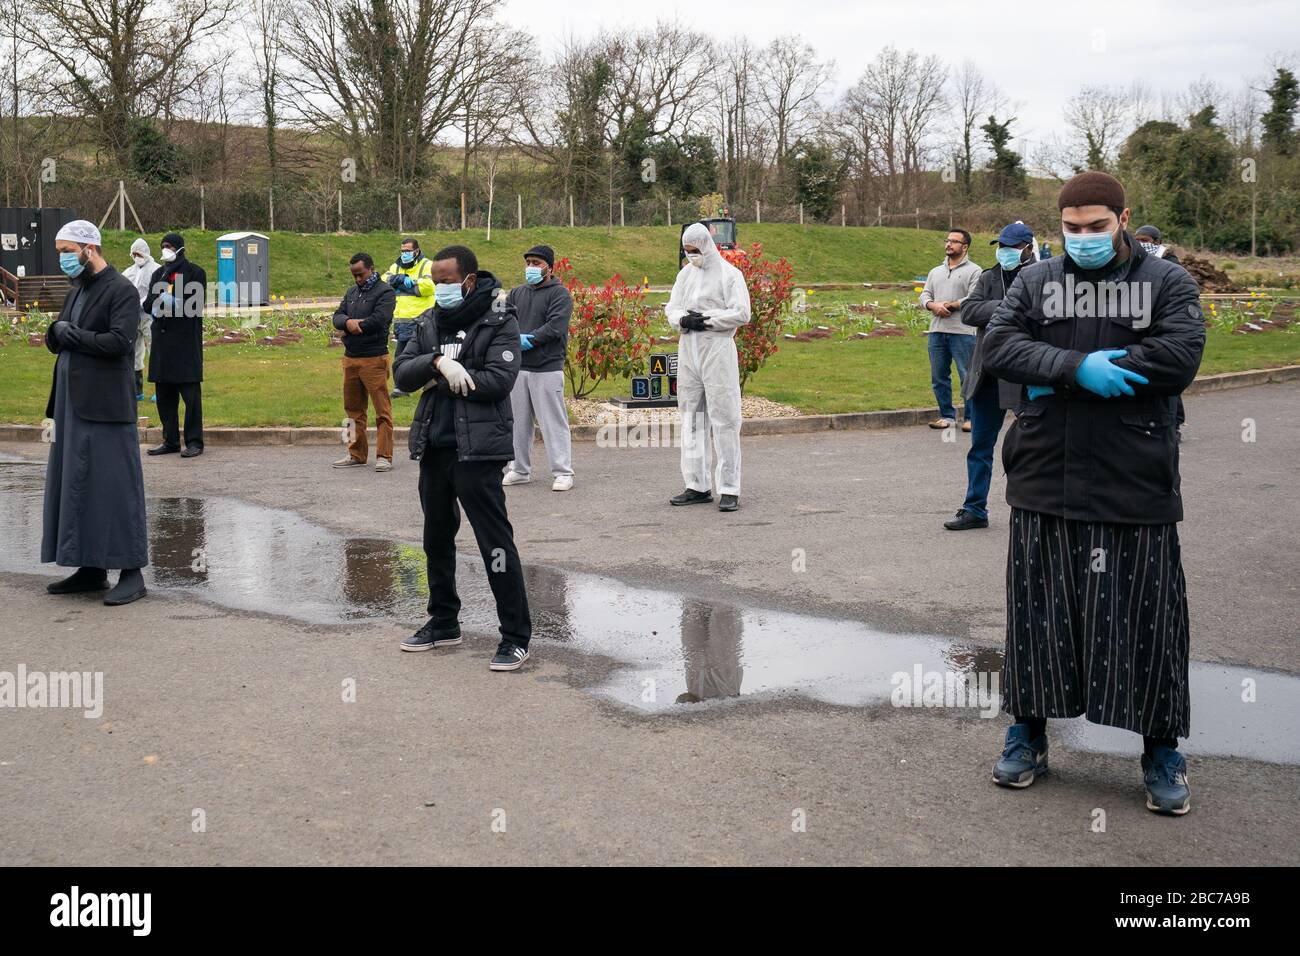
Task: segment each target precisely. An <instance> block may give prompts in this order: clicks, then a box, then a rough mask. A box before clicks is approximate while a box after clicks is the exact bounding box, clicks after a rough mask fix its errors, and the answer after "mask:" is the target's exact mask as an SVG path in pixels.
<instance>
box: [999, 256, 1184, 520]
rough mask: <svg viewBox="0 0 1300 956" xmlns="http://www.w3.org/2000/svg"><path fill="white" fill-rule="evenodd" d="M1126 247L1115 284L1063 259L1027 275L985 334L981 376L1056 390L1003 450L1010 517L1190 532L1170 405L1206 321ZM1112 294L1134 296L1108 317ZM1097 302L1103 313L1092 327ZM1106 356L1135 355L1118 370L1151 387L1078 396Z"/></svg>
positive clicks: (1107, 275) (1169, 273)
mask: <svg viewBox="0 0 1300 956" xmlns="http://www.w3.org/2000/svg"><path fill="white" fill-rule="evenodd" d="M1124 240H1125V242H1127V243H1128V248H1129V250H1130V255H1129V258H1128V259H1127V260H1126V261H1125V262H1123V263H1121V264H1120V265H1119V266H1116V267H1114V268H1112V269H1111V270H1110V271H1109V272H1101V273H1094V272H1085V271H1084V270H1082V269H1080V268H1079V267H1078V266H1077V265H1075V263H1074V262H1073V260H1071V259H1070V257H1069V256H1066V255H1062V256H1057V257H1055V258H1053V259H1049V260H1047V261H1046V262H1039V263H1036V264H1034V265H1030V266H1026V267H1024V268H1022V269H1021V271H1020V275H1019V276H1018V277H1017V278H1016V281H1015V282H1014V283H1013V284H1012V286H1011V288H1010V289H1009V290H1008V292H1007V297H1006V298H1005V299H1004V300H1003V301H1002V304H1001V305H1000V306H998V308H997V310H996V311H995V312H994V314H993V318H992V320H991V321H990V322H989V325H988V329H987V332H986V336H987V338H986V341H985V351H984V367H985V369H987V370H988V371H989V372H991V373H992V374H994V375H996V376H997V377H998V378H1000V379H1005V380H1006V381H1009V382H1015V383H1018V384H1021V385H1050V386H1051V387H1052V388H1053V389H1055V392H1054V393H1053V394H1051V395H1048V396H1045V397H1042V398H1039V399H1038V400H1037V401H1033V402H1028V401H1027V402H1024V403H1022V404H1021V405H1020V406H1019V407H1018V408H1017V410H1016V421H1015V423H1014V424H1013V425H1012V426H1011V427H1010V428H1009V429H1008V430H1007V434H1006V438H1005V439H1004V440H1003V445H1002V464H1003V467H1004V468H1005V469H1006V473H1007V502H1008V503H1009V504H1010V505H1012V507H1015V508H1023V509H1026V510H1030V511H1040V512H1044V513H1047V514H1052V515H1058V516H1062V517H1065V518H1067V519H1075V520H1081V521H1107V522H1118V523H1123V524H1170V523H1173V522H1176V521H1181V520H1182V517H1183V502H1182V496H1181V481H1180V477H1179V473H1178V429H1177V427H1176V425H1175V422H1174V412H1173V407H1172V406H1173V402H1172V401H1171V398H1172V397H1173V396H1176V395H1178V394H1179V393H1181V392H1182V391H1183V389H1185V388H1186V387H1187V385H1188V384H1189V383H1190V382H1191V381H1192V379H1193V378H1195V377H1196V371H1197V369H1198V368H1199V367H1200V364H1201V353H1202V350H1203V349H1204V347H1205V318H1204V315H1203V314H1202V312H1201V306H1200V301H1199V292H1198V289H1197V287H1196V283H1195V282H1194V281H1193V280H1192V277H1191V276H1189V275H1188V274H1187V271H1186V270H1185V269H1183V268H1182V267H1181V266H1177V265H1174V264H1172V263H1169V262H1165V261H1163V260H1160V259H1156V258H1153V257H1151V256H1149V255H1147V254H1146V253H1145V252H1144V251H1143V250H1142V247H1141V246H1140V245H1138V243H1137V242H1136V241H1135V240H1134V239H1133V237H1132V236H1131V235H1128V234H1125V236H1124ZM1105 283H1114V284H1115V285H1112V286H1110V287H1109V288H1110V289H1111V290H1122V289H1127V294H1128V296H1129V301H1128V303H1127V304H1125V302H1124V300H1123V299H1122V298H1121V297H1120V295H1119V294H1116V295H1114V296H1113V299H1114V301H1113V302H1110V303H1109V305H1107V304H1106V303H1105V301H1104V300H1105V299H1107V298H1111V297H1110V296H1109V295H1107V296H1099V295H1098V293H1099V292H1103V293H1104V292H1106V291H1107V287H1106V285H1105ZM1071 293H1073V295H1072V296H1071ZM1143 296H1146V297H1149V298H1146V299H1145V304H1146V305H1147V306H1148V308H1147V309H1145V310H1144V309H1142V308H1140V307H1139V306H1140V305H1141V304H1142V303H1143V300H1142V298H1141V297H1143ZM1089 297H1092V298H1093V301H1094V302H1095V303H1100V304H1102V305H1103V306H1104V307H1102V308H1092V309H1091V310H1089V311H1088V317H1085V309H1087V307H1088V299H1089ZM1098 312H1100V313H1101V315H1100V317H1098ZM1099 349H1127V350H1128V355H1127V356H1126V357H1124V358H1121V359H1119V360H1118V361H1116V363H1115V364H1117V365H1120V366H1122V367H1124V368H1127V369H1132V370H1134V371H1136V372H1139V373H1141V374H1142V375H1144V376H1146V377H1147V379H1148V380H1149V384H1147V385H1137V384H1134V385H1133V389H1134V392H1135V394H1134V395H1133V396H1131V397H1128V396H1120V397H1118V398H1102V397H1101V396H1099V395H1096V394H1094V393H1092V392H1090V391H1088V390H1086V389H1084V388H1081V387H1080V386H1079V385H1077V384H1076V383H1075V380H1074V376H1075V372H1076V371H1077V370H1078V368H1079V365H1080V364H1081V363H1082V362H1083V360H1084V358H1085V357H1086V356H1087V355H1088V354H1089V353H1090V352H1095V351H1097V350H1099Z"/></svg>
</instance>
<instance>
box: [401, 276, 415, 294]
mask: <svg viewBox="0 0 1300 956" xmlns="http://www.w3.org/2000/svg"><path fill="white" fill-rule="evenodd" d="M402 279H403V282H402V286H403V288H405V289H406V291H407V292H414V291H415V280H414V279H412V278H411V277H410V276H408V275H404V276H402Z"/></svg>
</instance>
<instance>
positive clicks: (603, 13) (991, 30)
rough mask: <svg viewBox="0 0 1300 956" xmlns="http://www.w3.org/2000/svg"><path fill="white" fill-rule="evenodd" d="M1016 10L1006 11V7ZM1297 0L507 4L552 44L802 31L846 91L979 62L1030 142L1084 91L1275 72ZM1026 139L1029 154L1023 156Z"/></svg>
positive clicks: (1174, 85) (562, 0)
mask: <svg viewBox="0 0 1300 956" xmlns="http://www.w3.org/2000/svg"><path fill="white" fill-rule="evenodd" d="M1008 9H1015V10H1016V14H1015V15H1013V16H1006V15H1004V13H1003V12H1002V11H1006V10H1008ZM1297 10H1300V6H1298V5H1297V2H1296V0H1266V2H1249V0H1246V2H1236V0H1233V2H1222V0H1221V2H1205V0H1190V2H1189V0H1184V2H1180V3H1172V2H1141V0H1126V2H1116V0H1093V2H1087V3H1044V2H1034V0H1029V2H1020V3H1017V4H1014V5H1011V4H1007V3H998V4H992V3H947V2H929V0H910V2H897V0H892V2H878V0H866V2H864V0H804V2H800V3H792V2H789V0H784V2H782V0H739V2H736V3H732V4H728V3H722V2H718V0H710V2H707V3H704V2H700V3H675V4H674V3H672V2H669V3H656V2H644V3H627V2H626V0H623V2H617V0H616V2H611V0H554V2H552V3H549V4H545V3H537V2H536V0H505V5H504V11H505V16H504V19H505V20H506V21H507V22H509V23H510V24H511V25H512V26H517V27H523V28H526V29H530V30H531V31H532V32H533V33H534V35H535V36H537V38H538V40H539V42H540V44H541V46H542V48H543V49H544V50H547V51H549V50H551V49H554V48H555V47H556V46H557V45H558V43H559V41H560V40H561V38H563V37H564V36H565V35H566V34H575V35H578V36H585V35H588V34H590V33H592V32H594V31H595V29H596V28H597V27H598V26H603V27H607V28H616V27H625V28H626V27H636V26H650V25H653V24H654V22H655V20H656V19H659V18H671V17H672V16H673V15H674V13H675V14H676V15H677V17H678V18H679V19H680V20H681V21H682V22H684V23H686V24H687V25H689V26H691V27H693V28H695V29H697V30H700V31H706V32H709V33H711V34H712V35H713V36H714V37H715V38H716V39H720V40H722V39H726V38H728V37H731V36H734V35H738V34H744V35H746V36H748V37H749V38H750V39H751V40H753V41H754V42H756V43H759V44H766V43H768V42H769V41H771V40H773V39H775V38H776V37H778V36H782V35H787V34H798V35H800V36H802V37H803V38H804V39H805V40H807V41H808V42H809V43H811V44H812V46H813V47H814V48H815V49H816V50H817V52H818V54H819V56H820V57H821V58H822V59H833V60H834V61H835V64H836V92H837V93H838V92H839V91H841V90H843V89H845V88H847V87H848V86H851V85H852V84H853V82H854V81H856V79H857V78H858V76H860V75H861V73H862V70H863V67H864V66H865V65H866V64H867V62H868V61H870V60H871V59H872V58H873V57H874V56H875V54H876V52H877V51H878V50H880V48H881V47H884V46H886V45H888V44H891V43H892V44H893V45H895V46H897V47H899V48H900V49H909V48H911V49H915V50H917V51H919V52H921V53H922V54H930V53H935V54H938V55H939V56H941V57H944V58H945V59H947V60H950V61H951V62H952V64H953V65H959V64H960V63H961V62H962V60H964V59H970V60H972V61H974V62H975V63H976V64H977V65H978V66H979V67H980V68H981V69H982V70H983V71H984V73H985V75H987V76H989V77H992V78H994V79H996V81H997V83H998V86H999V87H1000V88H1001V90H1002V91H1003V93H1004V94H1006V95H1007V96H1008V98H1009V99H1010V100H1011V101H1013V102H1014V103H1015V104H1016V109H1015V113H1016V115H1017V117H1019V120H1020V122H1018V123H1017V125H1016V126H1015V127H1013V132H1014V133H1015V134H1016V135H1017V137H1018V138H1023V137H1029V138H1031V139H1035V140H1036V139H1038V138H1040V137H1042V136H1044V135H1045V134H1050V133H1053V132H1056V133H1059V132H1061V109H1062V107H1063V105H1064V103H1065V101H1066V99H1067V98H1068V97H1069V96H1071V95H1072V94H1073V93H1075V92H1077V91H1078V90H1079V88H1080V87H1082V86H1089V85H1092V86H1095V85H1111V86H1122V87H1127V86H1128V85H1129V84H1130V83H1131V82H1132V81H1133V80H1135V79H1137V78H1138V77H1139V76H1143V75H1146V76H1148V77H1150V78H1151V84H1152V86H1153V87H1155V88H1156V89H1157V90H1164V91H1165V92H1166V93H1169V94H1174V93H1177V92H1178V91H1180V90H1182V89H1184V88H1185V87H1186V86H1187V84H1189V83H1191V82H1194V81H1196V80H1197V79H1199V78H1201V77H1207V78H1209V79H1211V80H1214V81H1216V82H1218V83H1219V84H1220V85H1222V86H1223V87H1224V88H1225V89H1227V90H1229V91H1236V90H1237V89H1240V88H1241V87H1243V86H1244V85H1245V84H1246V82H1247V79H1248V78H1252V79H1253V78H1258V77H1261V76H1263V75H1264V74H1265V72H1266V71H1267V65H1268V61H1269V59H1270V58H1271V56H1272V55H1273V54H1275V53H1284V54H1285V53H1288V52H1289V53H1290V54H1291V55H1292V56H1295V55H1296V54H1297V53H1298V52H1300V13H1298V12H1297ZM1024 145H1025V144H1024V143H1023V140H1021V146H1022V150H1023V146H1024Z"/></svg>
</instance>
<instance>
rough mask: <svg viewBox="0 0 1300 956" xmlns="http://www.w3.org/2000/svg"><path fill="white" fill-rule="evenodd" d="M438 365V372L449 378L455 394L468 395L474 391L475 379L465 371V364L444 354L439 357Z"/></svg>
mask: <svg viewBox="0 0 1300 956" xmlns="http://www.w3.org/2000/svg"><path fill="white" fill-rule="evenodd" d="M436 367H437V369H438V374H439V375H441V376H442V377H443V378H445V379H446V380H447V385H448V387H449V388H450V389H451V390H452V392H453V393H454V394H456V395H468V394H469V393H470V392H472V391H474V380H473V379H472V378H470V377H469V372H467V371H465V366H463V365H461V364H460V363H459V362H457V361H456V360H455V359H454V358H448V357H447V356H445V355H444V356H442V357H440V358H439V359H438V361H437V363H436Z"/></svg>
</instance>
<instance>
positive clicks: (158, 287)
mask: <svg viewBox="0 0 1300 956" xmlns="http://www.w3.org/2000/svg"><path fill="white" fill-rule="evenodd" d="M207 290H208V274H207V273H206V272H204V271H203V269H202V268H201V267H200V266H197V265H195V264H194V263H193V262H190V260H189V259H187V258H185V257H184V256H183V255H182V256H180V257H178V258H177V259H176V260H175V261H173V262H167V263H164V264H163V265H161V266H159V267H158V268H157V269H156V270H154V274H153V278H152V279H150V280H149V294H148V295H147V296H146V297H145V300H144V304H143V305H141V306H140V308H142V309H144V311H145V312H147V313H148V314H149V315H153V305H154V301H155V300H156V299H157V298H158V296H159V295H160V294H162V293H164V292H167V293H170V294H171V295H173V296H175V298H176V304H175V306H174V307H173V308H171V309H169V310H168V311H167V312H165V313H164V314H163V315H161V316H154V319H153V325H152V332H153V343H152V344H151V345H150V347H149V381H151V382H171V383H174V384H184V383H187V382H201V381H203V308H204V304H205V302H206V299H207Z"/></svg>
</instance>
